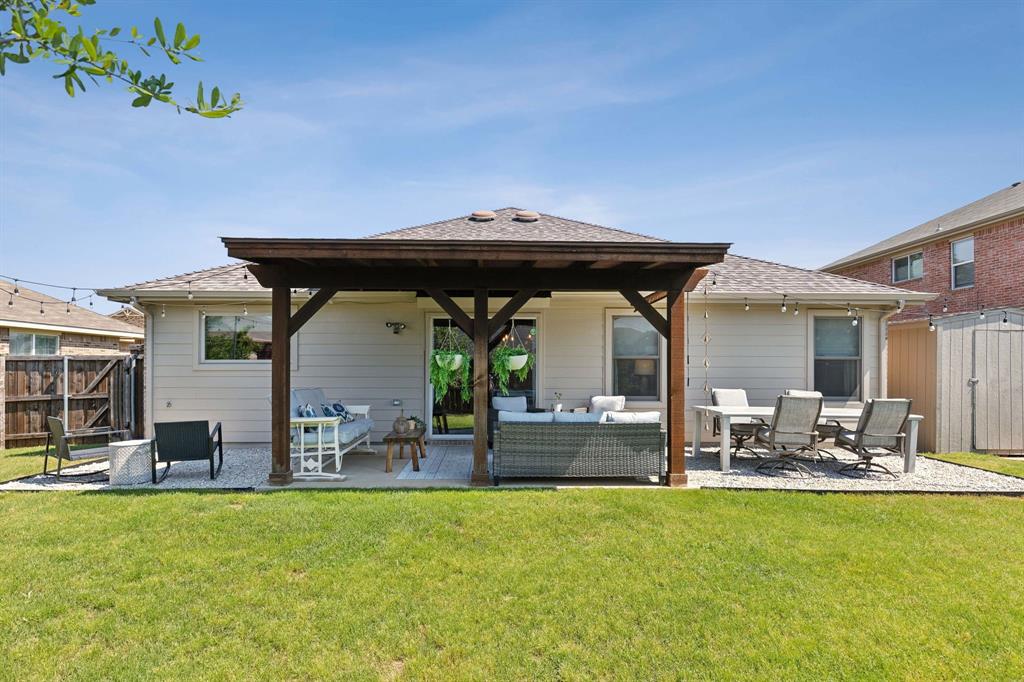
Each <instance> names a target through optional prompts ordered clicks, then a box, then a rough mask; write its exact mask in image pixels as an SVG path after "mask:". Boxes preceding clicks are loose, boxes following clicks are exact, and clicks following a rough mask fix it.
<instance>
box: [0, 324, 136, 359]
mask: <svg viewBox="0 0 1024 682" xmlns="http://www.w3.org/2000/svg"><path fill="white" fill-rule="evenodd" d="M25 331H30V330H25ZM39 333H40V334H49V333H51V332H44V331H41V332H39ZM53 333H56V332H53ZM120 352H124V351H122V345H121V343H120V342H119V341H118V339H117V337H114V336H93V335H91V334H72V333H69V332H60V353H61V355H110V354H112V353H120ZM10 353H11V332H10V329H8V328H6V327H0V355H10Z"/></svg>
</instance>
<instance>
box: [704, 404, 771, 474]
mask: <svg viewBox="0 0 1024 682" xmlns="http://www.w3.org/2000/svg"><path fill="white" fill-rule="evenodd" d="M711 404H712V405H715V406H721V407H747V406H748V405H749V404H750V403H748V402H747V392H746V391H745V390H743V389H742V388H713V389H711ZM762 426H767V424H766V423H765V421H764V420H763V419H761V418H760V417H733V418H732V419H730V420H729V435H730V436H731V437H732V440H733V443H734V444H733V446H732V451H733V452H735V453H736V455H737V456H738V455H739V453H740V450H746V451H747V452H749V453H750V454H752V455H753V456H754V457H757V458H758V459H760V458H761V453H759V452H757V451H755V450H754V449H753V448H751V447H750V446H749V445H744V443H746V442H747V441H748V440H750V439H751V438H753V437H754V434H755V433H756V432H757V430H758V429H759V428H761V427H762ZM711 428H712V432H713V434H714V435H715V436H718V435H719V434H721V433H722V422H721V420H720V419H719V418H718V417H715V419H714V420H713V421H712V426H711Z"/></svg>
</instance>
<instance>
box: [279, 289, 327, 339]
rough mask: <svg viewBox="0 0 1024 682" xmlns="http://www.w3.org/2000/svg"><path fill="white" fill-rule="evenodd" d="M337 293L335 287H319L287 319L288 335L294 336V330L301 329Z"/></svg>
mask: <svg viewBox="0 0 1024 682" xmlns="http://www.w3.org/2000/svg"><path fill="white" fill-rule="evenodd" d="M336 293H338V290H337V289H321V290H320V291H318V292H316V293H315V294H313V297H312V298H310V299H309V300H308V301H306V302H305V303H303V304H302V307H301V308H299V309H298V310H296V311H295V314H294V315H292V316H291V317H290V318H289V320H288V336H295V332H297V331H299V330H300V329H302V325H304V324H306V323H307V322H309V321H310V319H312V317H313V316H314V315H316V313H317V311H319V310H320V309H321V308H323V307H324V305H325V304H326V303H327V302H328V301H330V300H331V298H333V297H334V295H335V294H336Z"/></svg>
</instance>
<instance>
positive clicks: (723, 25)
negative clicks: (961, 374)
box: [0, 0, 1024, 293]
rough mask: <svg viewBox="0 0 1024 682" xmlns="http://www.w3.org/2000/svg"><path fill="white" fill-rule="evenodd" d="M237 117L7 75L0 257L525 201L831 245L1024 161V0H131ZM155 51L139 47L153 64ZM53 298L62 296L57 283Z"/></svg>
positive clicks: (322, 230)
mask: <svg viewBox="0 0 1024 682" xmlns="http://www.w3.org/2000/svg"><path fill="white" fill-rule="evenodd" d="M156 15H158V16H160V17H161V18H162V19H163V20H164V23H165V24H167V23H173V22H176V21H179V20H180V21H184V22H185V24H186V26H187V27H188V28H189V31H190V33H191V32H198V33H200V34H201V35H202V44H201V46H200V52H201V53H202V55H203V56H204V58H205V60H206V61H205V62H203V63H202V64H186V65H183V66H181V67H175V66H173V65H170V64H169V63H167V62H166V61H162V60H157V59H153V60H150V63H149V66H150V67H151V69H150V70H157V71H158V72H159V71H165V72H167V73H168V74H169V75H170V76H172V78H173V80H175V81H176V82H178V83H180V84H181V85H182V86H183V89H182V90H180V91H179V92H178V96H179V98H180V99H188V98H190V97H191V96H192V93H193V92H194V90H193V88H194V85H195V83H196V81H197V80H199V79H202V80H204V81H205V83H206V84H207V88H208V89H209V87H210V86H211V85H213V84H219V85H220V86H221V87H222V89H226V90H228V91H234V90H238V91H240V92H241V93H242V95H243V97H244V98H245V100H246V102H247V107H246V109H245V110H244V111H242V112H241V113H239V114H237V115H236V116H235V117H233V118H232V119H230V120H221V121H205V120H200V119H198V118H196V117H194V116H179V115H177V114H176V113H174V112H173V110H172V109H170V108H167V107H157V106H155V105H154V106H152V107H150V108H149V109H148V110H137V109H132V108H130V107H129V97H128V95H127V94H126V93H124V92H123V91H122V90H121V89H119V88H118V87H117V86H107V87H105V88H103V89H90V91H89V92H87V93H85V94H84V95H81V94H80V95H79V96H77V97H75V98H74V99H73V100H72V99H69V98H68V97H67V96H66V95H65V94H64V92H63V89H62V88H61V87H60V85H59V82H58V81H54V80H52V79H50V78H49V76H50V75H51V74H52V73H54V71H53V70H52V69H51V68H50V67H48V66H45V65H32V66H29V67H15V66H14V65H9V68H8V72H7V73H8V75H7V76H6V77H4V78H0V273H3V274H5V275H13V276H18V277H22V278H26V279H35V280H42V281H49V282H58V283H68V284H71V285H73V286H78V285H81V286H88V287H95V286H111V285H120V284H124V283H128V282H133V281H138V280H142V279H149V278H152V277H156V276H163V275H170V274H175V273H178V272H184V271H188V270H194V269H199V268H203V267H209V266H213V265H218V264H221V263H224V262H227V259H226V256H225V254H224V250H223V247H222V246H221V245H220V242H219V240H218V238H219V237H220V236H222V235H228V236H242V235H245V236H338V237H356V236H363V235H365V234H370V233H373V232H378V231H382V230H386V229H391V228H396V227H404V226H408V225H413V224H419V223H424V222H429V221H431V220H436V219H441V218H447V217H451V216H455V215H463V214H466V213H468V212H470V211H472V210H475V209H479V208H498V207H502V206H509V205H514V206H520V207H523V208H529V209H534V210H539V211H544V212H548V213H554V214H557V215H564V216H566V217H572V218H579V219H584V220H589V221H595V222H598V223H604V224H609V225H613V226H616V227H621V228H624V229H631V230H635V231H639V232H645V233H649V234H655V235H658V236H662V237H666V238H669V239H674V240H680V241H701V240H708V241H731V242H734V243H735V246H734V247H733V251H734V252H735V253H740V254H744V255H750V256H755V257H760V258H766V259H770V260H777V261H781V262H785V263H790V264H794V265H801V266H807V267H816V266H820V265H822V264H824V263H825V262H828V261H830V260H832V259H834V258H836V257H839V256H841V255H844V254H845V253H847V252H850V251H852V250H855V249H857V248H860V247H862V246H865V245H867V244H869V243H871V242H873V241H876V240H878V239H881V238H883V237H885V236H887V235H889V234H891V233H893V232H895V231H898V230H901V229H905V228H907V227H910V226H913V225H915V224H917V223H920V222H923V221H924V220H927V219H929V218H932V217H935V216H936V215H939V214H940V213H943V212H945V211H947V210H950V209H953V208H956V207H957V206H960V205H962V204H964V203H967V202H969V201H973V200H974V199H977V198H980V197H981V196H984V195H986V194H989V193H991V192H993V191H995V190H997V189H1000V188H1002V187H1005V186H1007V185H1009V184H1010V183H1011V182H1013V181H1016V180H1020V179H1024V129H1022V124H1024V68H1022V67H1024V52H1022V51H1021V50H1020V35H1021V32H1022V30H1024V3H1021V2H970V3H953V2H942V3H925V2H886V3H865V4H844V3H791V4H783V3H772V4H760V5H759V4H753V3H741V4H739V3H737V4H729V3H715V4H695V3H687V4H682V3H651V4H645V3H639V2H631V3H627V4H613V3H600V4H586V3H559V4H547V3H543V4H542V3H529V4H526V3H519V4H501V3H443V4H435V5H426V4H422V3H409V4H404V3H399V4H390V5H380V4H327V3H323V4H317V3H312V2H311V3H301V4H288V3H269V2H268V3H258V2H245V3H241V2H237V3H236V2H221V3H204V2H194V3H189V2H155V1H154V2H113V1H110V0H99V4H98V5H97V6H96V7H94V8H86V9H85V11H84V13H83V17H82V19H81V23H82V24H83V25H84V26H85V27H86V28H87V29H90V28H94V27H101V26H109V25H117V24H119V25H124V26H128V25H131V24H133V23H135V24H138V25H139V27H140V28H142V29H144V30H146V31H151V25H152V18H153V16H156ZM141 63H142V62H140V64H141ZM50 293H52V292H50Z"/></svg>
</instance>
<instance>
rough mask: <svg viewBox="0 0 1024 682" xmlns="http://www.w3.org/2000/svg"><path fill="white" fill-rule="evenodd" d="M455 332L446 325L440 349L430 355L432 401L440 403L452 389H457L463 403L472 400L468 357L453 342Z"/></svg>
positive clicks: (449, 325)
mask: <svg viewBox="0 0 1024 682" xmlns="http://www.w3.org/2000/svg"><path fill="white" fill-rule="evenodd" d="M454 336H455V332H454V331H453V330H452V328H451V323H450V322H449V324H448V329H447V333H446V334H444V338H443V339H442V340H441V348H437V349H435V350H433V351H432V352H431V353H430V383H431V384H432V385H433V386H434V400H435V402H441V401H442V400H443V399H444V397H445V395H447V393H448V391H449V390H451V389H452V388H457V389H459V395H460V396H461V398H462V400H463V401H469V400H471V399H472V398H473V385H472V383H471V382H470V379H469V369H470V365H471V364H472V363H471V362H470V359H469V357H468V356H467V355H466V354H465V353H463V352H462V351H461V350H460V349H459V348H458V346H457V345H456V342H455V338H454Z"/></svg>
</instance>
